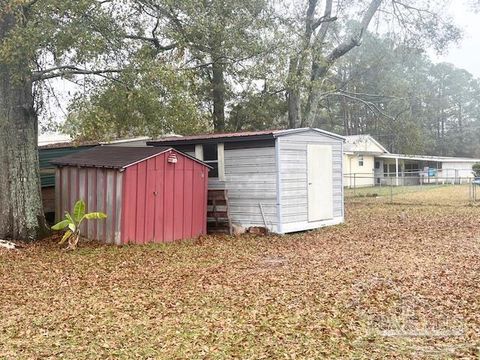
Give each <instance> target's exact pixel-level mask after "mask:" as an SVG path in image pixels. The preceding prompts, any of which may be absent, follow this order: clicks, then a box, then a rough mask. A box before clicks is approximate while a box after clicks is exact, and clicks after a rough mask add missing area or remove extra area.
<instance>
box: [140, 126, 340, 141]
mask: <svg viewBox="0 0 480 360" xmlns="http://www.w3.org/2000/svg"><path fill="white" fill-rule="evenodd" d="M305 131H315V132H318V133H321V134H323V135H327V136H330V137H334V138H338V139H342V140H344V137H343V136H340V135H337V134H334V133H331V132H328V131H325V130H321V129H315V128H300V129H287V130H262V131H243V132H232V133H209V134H201V135H190V136H182V137H173V136H169V137H163V138H159V139H156V140H153V141H149V142H147V145H157V144H158V145H161V144H165V143H168V144H177V145H180V144H184V145H187V144H195V143H217V142H220V141H221V142H236V141H249V140H272V139H275V138H277V137H280V136H284V135H289V134H296V133H301V132H305Z"/></svg>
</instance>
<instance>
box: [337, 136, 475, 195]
mask: <svg viewBox="0 0 480 360" xmlns="http://www.w3.org/2000/svg"><path fill="white" fill-rule="evenodd" d="M476 163H480V159H473V158H460V157H447V156H428V155H405V154H393V153H390V152H389V151H388V150H387V149H386V148H385V147H383V146H382V145H381V144H380V143H379V142H378V141H376V140H375V139H374V138H373V137H372V136H370V135H353V136H346V143H345V146H344V172H343V174H344V184H345V186H348V187H361V186H375V185H417V184H421V183H422V184H424V183H460V184H461V183H464V182H467V181H469V180H470V179H471V178H472V177H473V172H472V166H473V165H474V164H476Z"/></svg>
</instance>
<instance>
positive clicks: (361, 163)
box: [358, 155, 363, 166]
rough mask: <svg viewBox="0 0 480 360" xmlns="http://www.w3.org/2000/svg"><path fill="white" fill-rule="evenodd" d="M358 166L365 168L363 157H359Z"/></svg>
mask: <svg viewBox="0 0 480 360" xmlns="http://www.w3.org/2000/svg"><path fill="white" fill-rule="evenodd" d="M358 166H363V155H358Z"/></svg>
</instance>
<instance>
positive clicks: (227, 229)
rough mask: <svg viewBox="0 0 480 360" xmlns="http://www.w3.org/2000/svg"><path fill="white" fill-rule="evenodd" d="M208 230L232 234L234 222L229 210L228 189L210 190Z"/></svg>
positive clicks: (210, 232) (212, 232)
mask: <svg viewBox="0 0 480 360" xmlns="http://www.w3.org/2000/svg"><path fill="white" fill-rule="evenodd" d="M207 206H208V208H207V232H208V233H209V234H231V233H232V224H231V221H230V214H229V211H228V194H227V190H208V202H207Z"/></svg>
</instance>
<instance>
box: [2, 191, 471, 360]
mask: <svg viewBox="0 0 480 360" xmlns="http://www.w3.org/2000/svg"><path fill="white" fill-rule="evenodd" d="M433 193H434V192H431V193H430V194H433ZM425 196H427V197H428V196H429V195H425ZM430 196H434V195H430ZM441 196H442V197H443V196H445V194H441ZM479 216H480V209H479V208H477V207H475V206H456V207H452V206H438V205H437V206H430V205H427V206H423V205H419V206H416V205H401V204H400V205H399V204H394V205H390V204H384V203H372V202H369V201H366V202H364V203H359V202H355V203H347V212H346V223H345V224H344V225H340V226H336V227H329V228H324V229H320V230H318V231H312V232H308V233H298V234H292V235H287V236H268V237H253V236H242V237H237V238H235V237H205V238H202V239H199V240H195V241H185V242H181V243H177V244H168V245H146V246H124V247H113V246H104V245H98V244H92V243H90V244H84V245H82V246H81V247H80V248H79V249H78V251H76V252H68V253H66V252H64V251H62V250H61V249H60V248H59V246H58V245H56V244H55V243H54V242H53V241H51V242H42V243H37V244H34V245H29V246H27V247H26V248H25V249H22V250H20V251H15V252H14V251H7V250H0V294H1V295H0V297H1V299H0V314H1V316H2V319H1V322H0V358H6V359H23V358H32V359H48V358H51V359H56V358H65V359H95V358H98V359H107V358H112V359H113V358H115V359H119V358H120V359H122V358H125V359H127V358H129V359H130V358H145V359H146V358H152V359H156V358H160V359H161V358H165V359H174V358H178V359H180V358H189V359H206V358H208V359H221V358H243V359H248V358H250V359H262V358H265V359H266V358H268V359H272V358H287V359H290V358H308V359H313V358H355V359H362V358H364V359H385V358H405V359H412V358H419V359H452V358H465V359H470V358H472V359H475V358H478V357H479V347H480V260H479V259H480V257H479V256H480V227H479V218H480V217H479Z"/></svg>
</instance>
